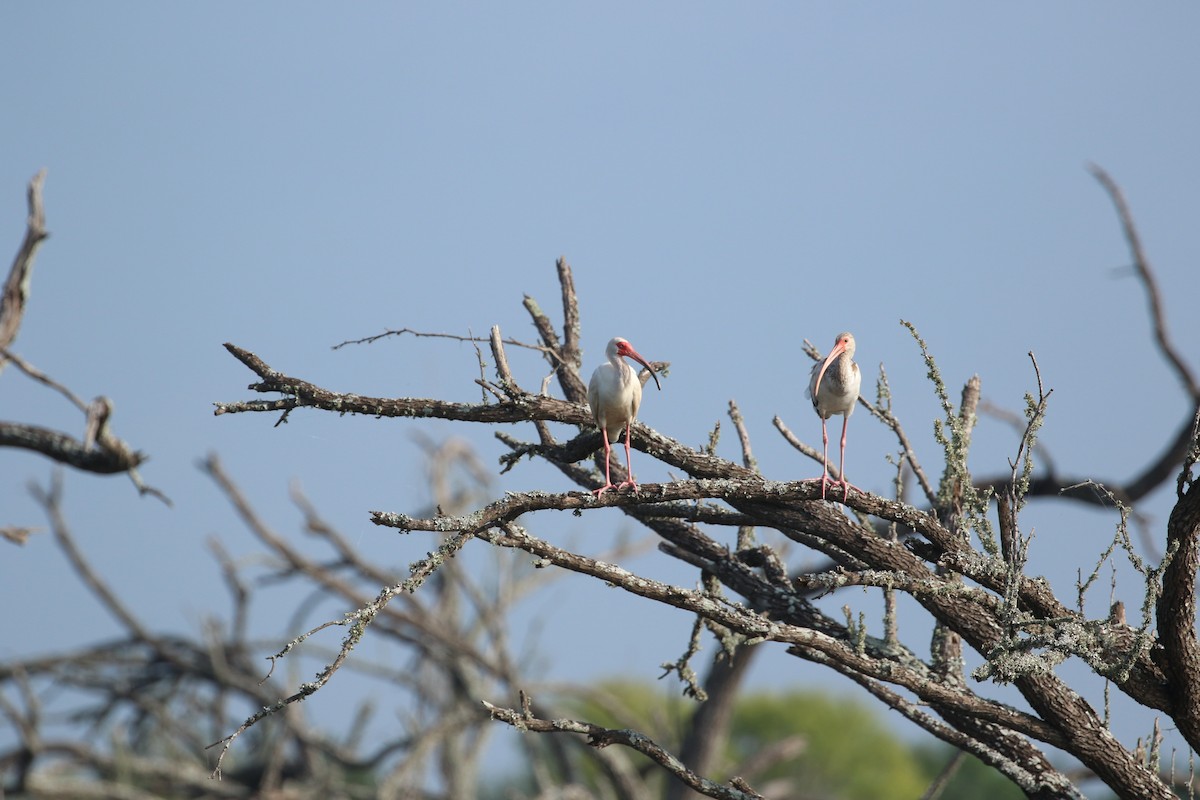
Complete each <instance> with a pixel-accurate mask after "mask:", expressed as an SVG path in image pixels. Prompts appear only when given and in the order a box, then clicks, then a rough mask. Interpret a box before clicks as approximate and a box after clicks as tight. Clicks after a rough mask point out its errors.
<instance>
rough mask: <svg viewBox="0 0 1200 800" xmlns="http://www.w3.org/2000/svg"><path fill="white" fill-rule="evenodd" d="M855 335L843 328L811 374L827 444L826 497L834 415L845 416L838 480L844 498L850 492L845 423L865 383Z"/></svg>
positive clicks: (810, 386) (810, 391)
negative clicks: (856, 357) (829, 426)
mask: <svg viewBox="0 0 1200 800" xmlns="http://www.w3.org/2000/svg"><path fill="white" fill-rule="evenodd" d="M855 347H856V345H855V342H854V335H853V334H851V333H850V332H849V331H844V332H842V333H839V334H838V335H837V339H836V340H835V341H834V343H833V349H832V350H830V351H829V355H827V356H825V360H824V361H821V362H820V363H818V364H814V365H813V369H812V374H811V376H810V377H809V380H808V394H809V397H811V398H812V404H813V408H814V409H815V410H816V412H817V415H818V416H820V418H821V442H822V445H823V447H824V464H823V469H822V472H821V497H824V496H825V486H826V483H827V481H828V478H829V467H828V464H829V431H828V429H827V428H826V426H825V420H827V419H829V418H830V417H832V416H833V415H834V414H841V415H842V442H841V458H840V459H839V461H838V474H839V475H840V476H841V480H840V481H839V483H841V484H842V487H843V490H844V491H843V495H842V499H843V500H844V499H846V497H848V496H849V493H850V482H849V481H848V480H846V425H847V424H848V423H849V422H850V415H851V414H853V413H854V406H855V405H857V403H858V390H859V387H860V386H861V385H862V373H861V372H860V371H859V369H858V364H855V363H854V350H855Z"/></svg>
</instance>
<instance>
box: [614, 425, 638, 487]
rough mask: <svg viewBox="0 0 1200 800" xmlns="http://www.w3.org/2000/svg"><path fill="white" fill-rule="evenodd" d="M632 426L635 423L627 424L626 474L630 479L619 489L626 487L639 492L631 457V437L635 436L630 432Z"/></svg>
mask: <svg viewBox="0 0 1200 800" xmlns="http://www.w3.org/2000/svg"><path fill="white" fill-rule="evenodd" d="M632 425H633V423H631V422H626V423H625V471H626V473H628V475H629V479H628V480H626V481H625V482H624V483H622V484H621V485H620V486H618V487H617V488H618V489H624V488H625V487H626V486H632V487H633V490H634V491H635V492H636V491H637V481H635V480H634V479H633V461H632V460H631V459H630V457H629V437H630V436H632V435H633V431H631V430H630V428H631V427H632Z"/></svg>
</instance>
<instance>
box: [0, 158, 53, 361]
mask: <svg viewBox="0 0 1200 800" xmlns="http://www.w3.org/2000/svg"><path fill="white" fill-rule="evenodd" d="M45 181H46V170H45V169H42V170H41V171H39V172H38V174H37V175H34V176H33V179H32V180H30V181H29V192H28V205H29V218H28V219H27V221H26V226H25V238H24V240H23V241H22V242H21V247H20V248H19V249H18V250H17V255H16V257H15V258H13V263H12V267H11V269H9V271H8V279H7V280H6V281H5V282H4V291H3V294H0V348H4V349H7V348H8V346H9V345H11V344H12V343H13V341H14V340H15V339H16V338H17V331H18V330H19V329H20V327H21V321H22V319H23V318H24V316H25V303H26V302H28V300H29V282H30V280H31V279H32V277H33V262H34V257H35V256H36V255H37V250H38V246H39V245H40V244H41V243H42V242H43V241H44V240H45V239H46V237H47V236H49V235H50V234H49V233H47V231H46V212H45V210H44V209H43V208H42V184H43V183H45ZM4 362H5V358H4V357H0V369H3V368H4Z"/></svg>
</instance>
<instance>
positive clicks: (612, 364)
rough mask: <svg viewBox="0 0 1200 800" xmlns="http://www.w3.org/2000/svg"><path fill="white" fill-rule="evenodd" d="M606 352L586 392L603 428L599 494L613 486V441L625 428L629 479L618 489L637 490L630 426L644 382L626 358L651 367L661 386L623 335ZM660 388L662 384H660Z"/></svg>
mask: <svg viewBox="0 0 1200 800" xmlns="http://www.w3.org/2000/svg"><path fill="white" fill-rule="evenodd" d="M604 355H605V357H606V359H607V360H606V361H605V362H604V363H603V364H601V365H600V366H598V367H596V371H595V372H593V373H592V379H591V380H590V381H588V393H587V398H588V406H589V407H590V408H591V410H592V418H593V419H594V420H595V421H596V427H597V428H599V429H600V431H601V433H602V434H603V437H604V479H605V485H604V486H603V487H601V488H600V489H597V490H596V494H601V493H603V492H604V491H606V490H607V489H610V488H612V486H613V483H612V479H611V477H610V473H609V458H610V456H611V454H612V442H613V441H615V440H617V439H619V438H620V436H621V433H622V431H624V432H625V463H626V466H627V468H628V471H629V479H628V480H626V481H625V482H624V483H622V484H621V486H620V487H619V488H624V487H626V486H632V487H633V488H634V489H635V490H636V489H637V484H636V483H635V482H634V480H633V468H632V466H631V465H630V448H629V427H630V425H631V424H632V423H633V421H634V420H635V419H636V418H637V412H638V408H640V407H641V405H642V382H641V381H640V380H638V376H637V373H636V372H634V371H633V368H632V367H630V366H629V364H628V363H626V361H625V358H626V357H628V358H632V359H633V360H635V361H637V362H638V363H640V364H641V365H642V366H644V367H646V369H648V370H650V374H651V376H653V377H654V383H655V385H658V376H657V375H655V373H654V369H653V368H652V367H651V366H650V364H649V362H647V361H646V359H644V358H642V356H641V355H640V354H639V353H638V352H637V351H636V350H634V349H633V345H631V344H630V343H629V342H628V341H626V340H625V339H622V338H621V337H620V336H618V337H616V338H614V339H612V340H611V341H610V342H609V343H608V347H606V348H605V351H604ZM659 388H660V389H661V388H662V387H661V386H659Z"/></svg>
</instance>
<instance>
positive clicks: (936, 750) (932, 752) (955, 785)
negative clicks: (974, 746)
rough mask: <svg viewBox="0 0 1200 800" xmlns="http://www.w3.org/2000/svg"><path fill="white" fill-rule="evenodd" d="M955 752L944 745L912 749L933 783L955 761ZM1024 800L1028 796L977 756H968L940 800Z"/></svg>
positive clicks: (940, 796) (943, 790) (943, 791)
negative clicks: (951, 760)
mask: <svg viewBox="0 0 1200 800" xmlns="http://www.w3.org/2000/svg"><path fill="white" fill-rule="evenodd" d="M955 752H956V751H955V750H954V748H952V747H950V746H949V745H945V744H933V745H924V746H921V747H916V748H914V749H913V753H914V755H915V757H916V759H917V761H918V763H920V765H921V768H922V769H923V770H924V771H925V774H926V775H928V776H929V780H931V781H932V780H933V778H934V777H935V776H936V775H937V774H938V773H939V772H941V771H942V769H943V768H944V767H945V766H946V764H947V763H949V761H950V759H951V758H953V757H954V754H955ZM1024 797H1025V793H1024V792H1022V791H1021V790H1020V789H1018V788H1017V785H1016V784H1014V783H1013V782H1012V781H1010V780H1009V779H1008V778H1005V777H1004V776H1003V775H1001V774H1000V773H999V772H997V771H996V770H994V769H992V768H991V767H989V766H988V765H987V764H984V763H983V762H982V761H980V760H979V759H977V758H975V757H974V756H967V757H966V758H965V759H963V761H962V763H961V764H959V766H958V770H957V771H956V772H955V773H954V777H952V778H951V779H950V781H949V782H948V783H947V784H946V786H945V787H944V788H943V789H942V793H941V795H939V796H938V800H1022V798H1024Z"/></svg>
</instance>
